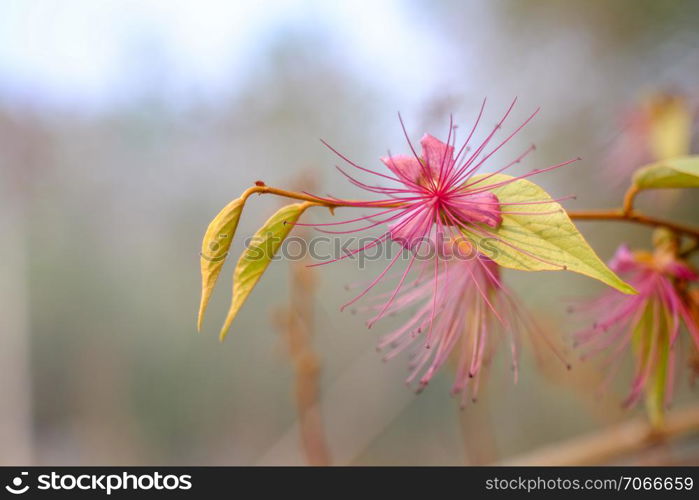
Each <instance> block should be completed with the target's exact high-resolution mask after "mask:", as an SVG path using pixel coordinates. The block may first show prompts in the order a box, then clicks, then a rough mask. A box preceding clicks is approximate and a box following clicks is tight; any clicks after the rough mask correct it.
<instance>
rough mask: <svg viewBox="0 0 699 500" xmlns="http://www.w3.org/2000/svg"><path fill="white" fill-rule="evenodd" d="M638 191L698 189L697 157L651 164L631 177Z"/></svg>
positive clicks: (698, 170) (698, 159)
mask: <svg viewBox="0 0 699 500" xmlns="http://www.w3.org/2000/svg"><path fill="white" fill-rule="evenodd" d="M633 183H634V185H635V186H636V187H637V188H638V189H662V188H696V187H699V156H683V157H680V158H673V159H671V160H664V161H659V162H657V163H652V164H650V165H648V166H646V167H643V168H641V169H640V170H638V171H637V172H636V173H635V174H634V176H633Z"/></svg>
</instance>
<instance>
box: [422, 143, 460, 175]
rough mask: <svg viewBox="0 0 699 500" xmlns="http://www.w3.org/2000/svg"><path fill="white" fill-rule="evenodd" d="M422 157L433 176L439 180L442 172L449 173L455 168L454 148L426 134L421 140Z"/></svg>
mask: <svg viewBox="0 0 699 500" xmlns="http://www.w3.org/2000/svg"><path fill="white" fill-rule="evenodd" d="M420 144H421V145H422V157H423V159H424V160H425V162H427V167H428V168H429V170H430V172H431V174H432V175H433V176H434V178H437V177H438V176H439V174H440V172H445V173H446V172H449V171H450V170H451V169H452V168H453V166H454V147H453V146H448V145H446V144H445V143H443V142H442V141H440V140H439V139H437V138H436V137H434V136H432V135H430V134H425V135H424V136H422V139H420Z"/></svg>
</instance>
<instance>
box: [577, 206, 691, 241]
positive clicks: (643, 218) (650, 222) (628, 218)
mask: <svg viewBox="0 0 699 500" xmlns="http://www.w3.org/2000/svg"><path fill="white" fill-rule="evenodd" d="M568 216H569V217H570V218H571V219H577V220H612V221H622V222H632V223H636V224H642V225H644V226H651V227H666V228H668V229H671V230H673V231H675V232H677V233H681V234H684V235H686V236H690V237H692V238H695V239H699V228H694V227H690V226H685V225H683V224H677V223H676V222H672V221H668V220H664V219H658V218H656V217H650V216H648V215H644V214H641V213H639V212H634V211H632V212H629V213H623V212H621V211H618V210H583V211H572V212H568Z"/></svg>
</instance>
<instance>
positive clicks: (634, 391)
mask: <svg viewBox="0 0 699 500" xmlns="http://www.w3.org/2000/svg"><path fill="white" fill-rule="evenodd" d="M675 255H676V254H675V252H673V251H669V250H668V249H664V248H658V249H657V250H656V251H655V253H652V254H651V253H649V252H631V251H630V250H629V248H628V247H627V246H626V245H622V246H621V247H619V249H618V250H617V252H616V254H615V256H614V258H613V259H612V260H611V262H610V268H611V269H612V270H614V271H616V272H618V273H620V274H621V275H622V276H623V277H626V279H627V281H628V282H629V283H630V284H631V285H633V286H634V287H635V288H636V290H638V295H623V294H621V293H618V292H616V291H614V290H608V291H607V292H605V293H604V295H602V296H601V297H599V298H598V299H596V300H593V301H590V302H588V303H585V304H583V305H582V306H581V307H579V308H578V310H580V311H585V312H586V313H588V314H590V315H591V316H593V317H595V318H598V319H597V321H596V322H595V323H594V325H593V326H592V327H591V328H589V329H586V330H583V331H580V332H578V333H576V334H575V335H574V338H575V341H576V344H577V345H579V346H581V347H583V348H585V349H586V351H585V353H584V354H583V358H585V357H588V356H590V355H593V354H597V353H600V352H602V351H605V350H609V352H608V355H607V356H608V357H607V360H606V363H608V364H609V365H614V367H613V369H612V370H611V372H610V374H609V377H608V379H607V381H606V382H605V385H606V383H608V382H609V380H611V378H612V376H613V375H614V374H615V373H616V372H617V370H618V368H619V367H620V366H621V364H620V363H619V358H620V357H621V356H622V355H624V354H625V353H626V352H627V350H629V349H630V348H631V349H632V350H633V351H634V353H635V358H636V367H635V373H634V377H633V381H632V384H631V390H630V393H629V395H628V396H627V398H626V400H625V401H624V405H625V406H631V405H634V404H635V403H637V402H638V400H639V399H640V397H641V396H642V395H643V393H644V391H645V392H646V393H647V394H648V392H649V391H651V390H652V391H656V392H657V393H658V394H662V395H663V398H662V399H663V401H661V402H660V404H661V405H662V406H666V405H667V404H668V403H669V401H670V400H671V398H672V386H673V378H674V377H673V376H674V370H675V357H676V350H677V349H676V347H677V345H678V337H679V334H680V331H681V327H682V325H684V327H685V328H686V329H687V331H688V332H689V334H690V337H691V338H692V341H693V343H694V345H695V346H699V327H698V326H697V323H696V320H695V318H694V317H693V316H692V312H691V310H690V307H689V304H688V301H687V294H686V293H684V292H683V290H684V289H685V288H686V286H687V284H689V283H691V282H696V281H697V280H699V275H697V273H696V272H695V271H694V270H693V269H692V268H691V267H690V266H689V265H688V264H687V263H685V262H683V261H681V260H680V259H679V258H677V257H676V256H675Z"/></svg>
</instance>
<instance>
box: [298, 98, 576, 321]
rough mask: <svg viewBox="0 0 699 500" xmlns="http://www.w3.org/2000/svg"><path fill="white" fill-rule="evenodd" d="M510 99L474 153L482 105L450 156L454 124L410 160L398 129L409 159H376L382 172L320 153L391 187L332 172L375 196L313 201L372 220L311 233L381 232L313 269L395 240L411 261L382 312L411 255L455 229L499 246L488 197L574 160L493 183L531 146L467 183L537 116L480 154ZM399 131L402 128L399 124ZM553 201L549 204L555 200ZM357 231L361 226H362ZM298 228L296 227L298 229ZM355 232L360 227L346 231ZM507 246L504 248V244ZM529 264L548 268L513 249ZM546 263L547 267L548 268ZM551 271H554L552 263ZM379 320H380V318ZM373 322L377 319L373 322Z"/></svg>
mask: <svg viewBox="0 0 699 500" xmlns="http://www.w3.org/2000/svg"><path fill="white" fill-rule="evenodd" d="M515 103H516V99H515V100H514V101H513V102H512V104H511V105H510V107H509V108H508V110H507V112H506V113H505V115H504V116H503V117H502V119H501V120H500V121H499V122H498V123H497V124H496V125H495V127H494V128H493V129H492V130H491V131H490V133H489V134H488V135H487V136H486V137H485V139H484V140H483V141H482V142H481V144H480V145H478V147H476V148H475V149H474V150H471V148H470V146H469V143H470V141H471V138H472V137H473V135H474V133H475V131H476V128H477V126H478V123H479V122H480V120H481V117H482V116H483V111H484V108H485V101H483V105H482V106H481V109H480V112H479V114H478V118H477V119H476V122H475V123H474V125H473V127H472V128H471V130H470V132H469V134H468V136H467V137H466V139H465V141H464V142H463V144H462V146H461V147H460V148H459V149H458V151H456V148H455V144H456V132H455V127H454V126H453V122H451V121H450V124H449V132H448V135H447V139H446V142H442V141H440V140H439V139H437V138H436V137H434V136H432V135H429V134H425V135H424V136H423V138H422V139H421V141H420V145H421V148H422V152H421V154H420V155H418V154H417V152H416V151H415V148H414V147H413V145H412V143H411V142H410V140H409V139H408V135H407V132H406V131H405V127H404V126H403V132H404V134H405V137H406V139H407V141H408V146H409V149H410V152H411V154H409V155H391V154H390V153H389V154H388V156H385V157H383V158H381V161H382V162H383V164H384V166H385V167H386V168H387V171H386V172H379V171H375V170H371V169H368V168H365V167H363V166H360V165H358V164H356V163H354V162H352V161H351V160H349V159H348V158H346V157H345V156H343V155H342V154H340V153H339V152H338V151H337V150H335V149H334V148H332V147H331V146H329V145H328V144H327V143H324V144H326V146H327V147H328V148H330V149H331V150H332V151H333V152H335V153H336V154H337V155H338V156H339V157H340V158H342V159H343V160H344V161H345V162H346V163H348V164H349V165H350V166H352V167H354V168H356V169H357V170H360V171H362V172H364V173H368V174H371V175H373V176H375V177H376V178H378V179H377V180H380V181H381V182H383V183H385V181H389V182H390V185H383V184H376V185H374V184H367V183H365V182H362V181H360V180H358V179H355V178H354V177H353V176H351V175H350V174H348V173H347V172H345V171H344V170H343V169H342V168H340V167H337V169H338V170H339V171H340V172H341V173H342V174H343V175H344V176H345V177H346V178H347V179H348V180H349V181H350V182H351V183H352V184H354V185H355V186H357V187H359V188H361V189H363V190H365V191H368V192H370V193H374V194H378V195H380V196H381V197H380V198H379V199H377V200H374V201H351V200H340V199H338V198H332V197H318V196H316V198H318V199H319V200H322V201H325V202H330V203H332V202H339V203H341V204H342V205H345V206H351V207H361V208H369V209H376V210H378V212H377V213H373V214H370V215H365V216H362V217H358V218H354V219H348V220H343V221H340V222H331V223H327V224H314V225H313V226H314V227H316V228H318V229H319V230H321V231H323V232H326V233H330V234H351V233H356V232H361V231H366V230H369V229H372V228H375V227H381V226H382V227H385V231H384V233H383V234H382V235H381V236H379V237H378V238H376V239H374V240H373V241H371V242H369V243H367V244H366V245H364V246H363V247H361V248H359V249H356V250H354V251H352V252H349V253H347V254H346V255H344V256H342V257H339V258H336V259H333V260H329V261H326V262H323V263H320V264H315V265H321V264H327V263H330V262H335V261H337V260H340V259H344V258H347V257H351V256H353V255H355V254H357V253H360V252H364V251H366V250H368V249H370V248H373V247H375V246H377V245H380V244H382V243H384V242H387V241H395V242H398V243H399V244H401V245H402V246H403V247H405V248H407V249H409V250H411V251H413V258H412V259H410V261H409V263H408V266H407V269H406V270H405V273H404V274H403V277H402V278H401V280H400V282H399V284H398V286H397V288H396V290H395V292H394V294H393V296H392V297H391V298H389V300H388V301H387V303H386V304H385V305H386V309H387V308H388V307H389V306H390V304H391V302H392V300H393V299H394V298H395V296H396V294H397V293H398V292H399V290H400V287H401V285H402V284H403V282H404V281H405V279H406V276H407V275H408V273H409V272H410V270H411V268H412V267H413V263H414V260H415V256H416V255H417V253H418V252H424V251H425V250H426V249H429V248H432V246H433V245H434V244H435V243H436V244H437V245H438V248H439V245H441V242H444V241H446V240H448V239H453V238H459V237H461V235H462V229H468V230H469V231H471V232H473V233H474V234H477V235H479V236H483V237H490V238H493V239H495V240H498V241H503V240H502V239H501V238H500V237H499V236H498V235H497V234H496V233H495V232H493V229H495V228H497V227H498V225H499V224H500V222H501V220H502V216H501V211H500V206H501V205H500V200H499V199H498V197H497V196H496V195H495V194H494V193H493V189H495V188H497V187H501V186H503V185H506V184H509V183H511V182H514V181H515V180H518V179H522V178H526V177H530V176H532V175H535V174H538V173H541V172H545V171H548V170H553V169H555V168H559V167H562V166H564V165H568V164H570V163H573V162H574V161H577V160H579V158H578V159H576V160H570V161H567V162H564V163H561V164H558V165H553V166H550V167H547V168H543V169H538V170H533V171H530V172H528V173H526V174H523V175H520V176H518V177H512V178H510V179H507V180H504V181H502V180H500V181H494V180H493V176H494V175H495V174H499V173H501V172H504V171H505V170H507V169H509V168H510V167H512V166H513V165H516V164H518V163H520V162H521V160H522V159H523V158H524V157H525V156H526V155H527V154H529V153H530V152H531V151H533V150H534V146H530V147H529V148H527V149H526V150H525V151H524V152H523V153H522V154H521V155H519V156H518V157H517V158H516V159H515V160H514V161H512V162H510V163H508V164H506V165H504V166H501V167H499V168H496V169H495V170H494V171H493V172H492V173H490V174H484V175H483V176H481V177H479V178H475V177H474V176H475V175H476V174H477V173H478V172H479V171H480V169H481V167H483V166H484V165H485V163H486V162H487V161H488V160H489V159H490V158H491V157H492V155H494V154H495V153H496V152H497V151H499V150H500V148H502V147H503V146H504V145H505V144H506V143H507V142H508V141H509V140H510V139H511V138H512V137H514V136H515V135H516V134H517V133H518V132H519V131H520V130H521V129H522V128H523V127H524V126H525V125H526V124H527V123H529V121H530V120H531V119H532V118H533V117H534V116H535V115H536V113H537V112H538V110H537V111H536V112H534V113H533V114H532V115H531V116H529V117H528V118H527V119H526V120H525V121H524V122H523V123H522V124H521V125H520V126H519V127H517V128H516V129H515V130H514V131H513V132H512V133H511V134H510V135H509V136H507V137H506V138H505V139H503V140H502V141H501V142H500V143H498V144H497V145H496V146H494V147H493V148H492V149H490V150H487V148H488V146H489V144H490V143H491V141H492V139H493V138H494V137H495V135H496V133H497V131H498V130H500V128H501V127H502V124H503V123H504V121H505V120H506V119H507V117H508V116H509V114H510V112H511V111H512V109H513V107H514V105H515ZM401 125H403V122H402V120H401ZM550 201H551V200H542V201H528V202H521V203H508V205H531V204H536V203H549V202H550ZM554 201H556V200H554ZM508 212H509V213H513V214H527V212H514V211H511V210H508ZM546 213H547V212H537V213H536V214H535V215H543V214H546ZM361 224H364V225H361ZM299 225H303V224H299ZM354 225H361V226H360V227H353V226H354ZM319 226H335V227H339V226H342V227H343V228H344V227H348V228H349V229H344V230H328V229H320V228H319ZM505 244H508V245H510V246H511V244H510V243H507V242H505ZM520 251H521V252H522V253H526V254H527V255H528V256H530V257H532V258H536V259H538V260H541V261H544V262H547V263H549V262H548V261H546V260H544V259H542V258H539V257H537V256H536V255H533V254H530V253H528V252H526V251H525V250H520ZM401 255H402V254H401V253H400V252H398V253H397V254H396V256H395V257H394V258H393V259H392V260H391V261H390V262H389V264H388V266H387V267H386V269H385V270H384V271H383V272H382V273H380V274H379V276H378V277H377V278H376V279H375V280H374V281H373V282H371V283H370V284H369V286H368V287H367V288H366V289H365V290H364V291H362V292H361V293H360V294H359V295H357V296H356V297H355V298H353V299H352V300H350V301H349V302H347V303H346V304H344V305H343V308H345V307H347V306H349V305H350V304H353V303H354V302H356V301H357V300H359V299H360V298H362V297H363V296H365V295H366V294H367V293H368V292H369V291H370V290H371V289H372V288H373V287H374V286H375V285H377V284H378V283H379V282H380V281H381V280H382V279H383V278H384V277H385V276H386V274H387V273H388V271H389V270H390V269H391V268H392V267H393V266H394V265H395V264H396V262H397V261H398V259H399V258H400V257H401ZM439 261H440V259H439V258H437V259H435V260H434V272H433V273H432V274H433V276H434V282H433V286H434V289H435V290H437V288H438V286H439V272H438V271H437V267H438V265H439ZM551 264H553V263H551ZM553 265H556V264H553ZM382 315H383V314H380V315H379V317H381V316H382ZM377 319H378V318H377Z"/></svg>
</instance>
